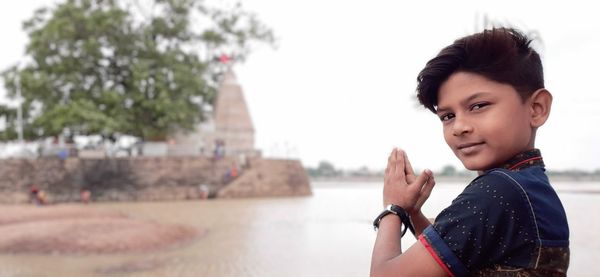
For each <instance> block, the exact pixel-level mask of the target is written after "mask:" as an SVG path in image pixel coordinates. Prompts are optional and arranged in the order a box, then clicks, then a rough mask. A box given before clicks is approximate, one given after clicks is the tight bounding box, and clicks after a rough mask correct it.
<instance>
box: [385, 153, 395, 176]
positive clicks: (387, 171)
mask: <svg viewBox="0 0 600 277" xmlns="http://www.w3.org/2000/svg"><path fill="white" fill-rule="evenodd" d="M395 151H396V148H394V149H392V153H390V155H389V156H388V163H387V167H386V168H385V174H391V173H393V170H392V169H393V166H392V164H394V161H393V159H394V156H395Z"/></svg>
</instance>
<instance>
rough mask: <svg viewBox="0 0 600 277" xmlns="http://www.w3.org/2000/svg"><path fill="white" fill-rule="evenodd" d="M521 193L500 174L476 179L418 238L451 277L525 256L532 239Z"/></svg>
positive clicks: (527, 214)
mask: <svg viewBox="0 0 600 277" xmlns="http://www.w3.org/2000/svg"><path fill="white" fill-rule="evenodd" d="M524 193H525V192H523V191H520V190H519V189H518V188H517V187H516V186H515V185H514V184H512V183H510V180H508V179H507V178H505V177H503V176H501V175H500V174H486V175H482V176H480V177H478V178H477V179H475V180H473V182H471V184H469V185H468V186H467V187H466V188H465V190H464V191H463V192H462V193H461V194H460V195H459V196H458V197H457V198H456V199H454V201H452V204H451V205H450V206H449V207H448V208H446V209H444V210H443V211H442V212H441V213H440V214H439V215H438V217H437V218H436V219H435V222H434V224H433V225H431V226H429V227H427V228H426V229H425V230H424V231H423V234H422V235H421V236H420V237H419V241H421V243H423V245H424V246H425V247H426V249H427V250H428V251H429V252H430V253H431V255H432V256H434V258H435V259H436V261H438V263H439V264H440V266H442V267H443V268H444V269H445V270H446V271H447V272H448V273H450V275H454V276H465V275H469V272H470V271H473V270H475V269H480V268H484V267H486V266H490V265H493V264H501V263H505V262H507V261H509V260H511V259H514V260H519V259H520V258H521V257H518V255H517V256H515V254H514V253H523V252H527V251H515V249H517V250H518V248H521V250H523V249H522V248H523V247H527V246H528V245H529V244H528V240H530V239H533V234H530V233H531V232H530V229H529V228H528V225H527V224H526V223H527V222H528V220H529V213H528V212H527V206H526V203H524V201H523V199H524V198H523V196H524Z"/></svg>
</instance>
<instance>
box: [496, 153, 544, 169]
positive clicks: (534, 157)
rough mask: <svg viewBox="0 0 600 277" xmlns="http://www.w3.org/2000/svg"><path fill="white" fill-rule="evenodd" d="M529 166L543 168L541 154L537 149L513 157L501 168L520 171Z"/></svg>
mask: <svg viewBox="0 0 600 277" xmlns="http://www.w3.org/2000/svg"><path fill="white" fill-rule="evenodd" d="M531 166H540V167H545V165H544V160H543V159H542V154H541V152H540V150H539V149H536V148H534V149H530V150H527V151H523V152H521V153H519V154H517V155H515V156H514V157H512V158H511V159H510V160H508V162H506V163H505V164H504V165H503V166H502V168H505V169H508V170H512V171H520V170H522V169H525V168H528V167H531Z"/></svg>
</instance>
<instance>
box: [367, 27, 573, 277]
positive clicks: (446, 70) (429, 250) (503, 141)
mask: <svg viewBox="0 0 600 277" xmlns="http://www.w3.org/2000/svg"><path fill="white" fill-rule="evenodd" d="M530 42H531V41H530V40H529V39H528V38H527V37H525V36H524V35H523V34H521V33H519V32H518V31H516V30H514V29H507V28H500V29H492V30H485V31H483V32H481V33H477V34H474V35H471V36H467V37H464V38H461V39H458V40H456V41H455V42H454V43H453V44H452V45H450V46H448V47H446V48H444V49H443V50H442V51H441V52H440V53H439V54H438V55H437V56H436V57H435V58H433V59H432V60H430V61H429V62H428V63H427V65H426V66H425V68H424V69H423V70H422V71H421V73H420V74H419V76H418V78H417V81H418V86H417V96H418V99H419V101H420V103H421V104H423V105H424V106H425V107H426V108H428V109H429V110H431V111H432V112H433V113H435V114H436V115H437V116H438V117H439V118H440V120H441V122H442V126H443V131H444V139H445V140H446V143H447V144H448V146H450V148H451V149H452V151H453V152H454V154H455V155H456V156H457V157H458V158H459V159H460V161H461V162H462V163H463V165H464V166H465V167H466V168H467V169H469V170H476V171H478V172H479V176H478V177H477V178H476V179H475V180H473V181H472V182H471V183H470V184H469V185H468V186H467V187H466V188H465V189H464V191H463V192H462V193H461V194H460V195H459V196H458V197H457V198H456V199H454V200H453V201H452V204H451V205H450V206H449V207H448V208H446V209H444V210H443V211H442V212H441V213H440V214H439V215H438V216H437V218H436V219H435V221H434V222H433V225H431V224H430V223H429V221H428V220H427V218H426V217H425V216H424V215H423V214H422V213H421V207H422V205H423V203H424V202H425V200H427V198H428V197H429V194H430V192H431V190H432V189H433V186H434V184H435V181H434V179H433V175H432V173H431V171H429V170H425V171H424V172H423V174H421V175H420V176H418V177H416V176H415V174H414V172H413V170H412V166H411V165H410V162H409V160H408V158H407V156H406V154H405V153H404V152H403V151H402V150H398V149H394V150H393V151H392V153H391V155H390V157H389V159H388V166H387V169H386V172H385V179H384V188H383V204H384V207H387V208H386V209H385V210H384V211H383V212H382V213H381V214H380V215H379V216H378V217H377V219H376V220H375V222H374V225H375V226H376V228H377V227H378V233H377V239H376V241H375V246H374V249H373V256H372V260H371V275H372V276H499V275H501V276H564V275H566V271H567V267H568V264H569V228H568V224H567V219H566V215H565V212H564V209H563V207H562V204H561V202H560V200H559V198H558V196H557V195H556V192H555V191H554V190H553V189H552V187H551V186H550V184H549V182H548V178H547V176H546V175H545V173H544V163H543V161H542V157H541V155H540V151H539V150H538V149H536V148H535V147H534V144H535V135H536V130H537V128H539V127H540V126H542V125H543V124H544V122H545V121H546V119H547V118H548V115H549V113H550V107H551V105H552V95H551V94H550V92H548V91H547V90H546V89H545V88H544V78H543V70H542V64H541V61H540V57H539V55H538V54H537V53H536V52H535V51H534V50H533V49H532V48H531V47H530V46H529V44H530ZM390 214H391V215H390ZM396 215H398V216H396ZM402 226H404V229H405V230H406V228H407V227H408V228H409V229H410V230H411V231H414V234H415V236H417V237H418V241H417V242H416V243H415V244H414V245H412V246H411V247H410V248H409V249H408V250H407V251H406V252H405V253H402V249H401V246H400V241H401V234H402V232H401V228H402Z"/></svg>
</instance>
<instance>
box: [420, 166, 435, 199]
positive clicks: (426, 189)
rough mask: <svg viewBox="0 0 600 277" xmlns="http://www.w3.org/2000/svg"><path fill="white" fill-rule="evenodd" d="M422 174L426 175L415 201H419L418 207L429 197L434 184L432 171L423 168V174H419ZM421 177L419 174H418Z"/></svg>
mask: <svg viewBox="0 0 600 277" xmlns="http://www.w3.org/2000/svg"><path fill="white" fill-rule="evenodd" d="M421 175H422V176H425V175H427V176H426V177H424V178H426V179H425V182H424V183H423V186H422V187H421V193H420V194H419V199H418V200H417V203H419V207H420V206H422V205H423V203H425V201H426V200H427V199H428V198H429V196H430V195H431V191H432V190H433V187H434V186H435V178H434V177H433V173H432V172H431V171H429V170H428V169H427V170H425V171H424V172H423V174H421ZM419 177H421V176H419Z"/></svg>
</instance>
